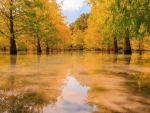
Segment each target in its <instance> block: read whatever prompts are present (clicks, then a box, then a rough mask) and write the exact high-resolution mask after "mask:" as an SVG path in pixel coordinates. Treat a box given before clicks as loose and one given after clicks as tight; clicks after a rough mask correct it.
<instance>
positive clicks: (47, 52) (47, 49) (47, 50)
mask: <svg viewBox="0 0 150 113" xmlns="http://www.w3.org/2000/svg"><path fill="white" fill-rule="evenodd" d="M46 54H49V47H48V46H46Z"/></svg>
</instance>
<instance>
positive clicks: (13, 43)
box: [9, 0, 17, 55]
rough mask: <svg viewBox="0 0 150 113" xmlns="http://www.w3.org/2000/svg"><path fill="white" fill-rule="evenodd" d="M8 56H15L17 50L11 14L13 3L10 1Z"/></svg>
mask: <svg viewBox="0 0 150 113" xmlns="http://www.w3.org/2000/svg"><path fill="white" fill-rule="evenodd" d="M10 6H11V8H10V18H9V21H10V54H11V55H16V54H17V48H16V41H15V35H14V20H13V14H12V12H13V11H12V6H13V1H12V0H11V2H10Z"/></svg>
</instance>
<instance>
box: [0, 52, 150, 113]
mask: <svg viewBox="0 0 150 113" xmlns="http://www.w3.org/2000/svg"><path fill="white" fill-rule="evenodd" d="M0 64H1V65H0V81H1V82H0V112H1V113H116V112H122V113H126V112H127V113H143V112H144V113H149V112H150V107H149V106H150V53H143V55H139V54H138V53H133V54H132V56H130V55H122V54H119V55H114V54H108V53H100V52H71V53H69V52H68V53H53V54H49V55H46V54H41V55H37V54H34V53H27V54H21V53H19V55H17V56H10V55H9V54H4V53H0Z"/></svg>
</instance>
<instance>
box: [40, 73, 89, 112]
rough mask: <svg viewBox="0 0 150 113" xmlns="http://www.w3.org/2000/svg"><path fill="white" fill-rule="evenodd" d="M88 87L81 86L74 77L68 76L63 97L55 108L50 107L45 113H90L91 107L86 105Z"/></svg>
mask: <svg viewBox="0 0 150 113" xmlns="http://www.w3.org/2000/svg"><path fill="white" fill-rule="evenodd" d="M88 89H89V88H88V87H82V86H80V84H79V82H77V81H76V79H75V78H74V77H71V76H69V75H68V76H67V80H66V86H65V87H64V88H63V89H62V96H61V97H58V101H57V103H56V104H55V105H54V106H51V105H48V106H47V107H45V108H44V110H43V112H44V113H48V112H52V113H70V112H71V113H90V106H89V105H86V104H85V103H84V99H85V97H86V93H87V90H88Z"/></svg>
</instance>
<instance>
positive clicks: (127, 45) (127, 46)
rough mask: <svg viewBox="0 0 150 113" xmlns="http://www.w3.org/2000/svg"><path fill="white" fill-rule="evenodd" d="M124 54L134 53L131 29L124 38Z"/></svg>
mask: <svg viewBox="0 0 150 113" xmlns="http://www.w3.org/2000/svg"><path fill="white" fill-rule="evenodd" d="M124 54H132V50H131V44H130V39H129V30H128V29H127V31H126V37H125V39H124Z"/></svg>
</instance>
